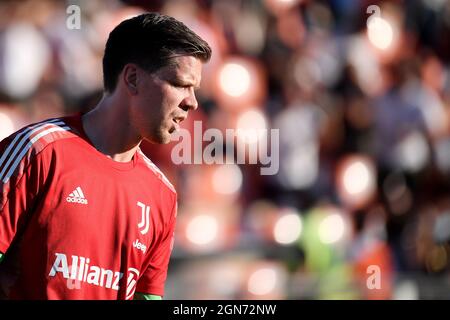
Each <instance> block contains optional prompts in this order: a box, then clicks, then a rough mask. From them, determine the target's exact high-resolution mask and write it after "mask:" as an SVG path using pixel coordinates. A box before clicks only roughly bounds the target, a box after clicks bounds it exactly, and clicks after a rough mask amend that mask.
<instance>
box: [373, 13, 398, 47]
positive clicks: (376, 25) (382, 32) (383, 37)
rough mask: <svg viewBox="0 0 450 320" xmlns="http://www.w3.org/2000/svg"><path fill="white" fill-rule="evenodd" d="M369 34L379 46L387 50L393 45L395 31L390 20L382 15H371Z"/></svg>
mask: <svg viewBox="0 0 450 320" xmlns="http://www.w3.org/2000/svg"><path fill="white" fill-rule="evenodd" d="M367 36H368V37H369V40H370V42H371V43H372V44H373V45H374V46H375V47H377V48H379V49H382V50H385V49H387V48H389V46H391V45H392V42H393V38H394V31H393V30H392V26H391V25H390V24H389V22H388V21H386V20H385V19H383V18H381V17H371V18H370V19H369V21H368V24H367Z"/></svg>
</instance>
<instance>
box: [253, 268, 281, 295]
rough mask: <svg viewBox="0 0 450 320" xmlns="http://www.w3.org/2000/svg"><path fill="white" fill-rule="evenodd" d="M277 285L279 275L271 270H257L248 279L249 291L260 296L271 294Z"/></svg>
mask: <svg viewBox="0 0 450 320" xmlns="http://www.w3.org/2000/svg"><path fill="white" fill-rule="evenodd" d="M276 285H277V274H276V272H275V270H273V269H269V268H264V269H259V270H256V271H255V272H253V273H252V275H251V276H250V278H249V279H248V291H250V293H252V294H255V295H258V296H260V295H266V294H269V293H270V292H271V291H272V290H274V289H275V287H276Z"/></svg>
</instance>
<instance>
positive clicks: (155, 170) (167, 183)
mask: <svg viewBox="0 0 450 320" xmlns="http://www.w3.org/2000/svg"><path fill="white" fill-rule="evenodd" d="M138 153H139V156H140V157H141V159H142V160H143V162H144V164H145V166H146V167H147V168H148V169H149V171H150V172H151V173H152V174H153V175H154V176H155V177H156V178H157V179H158V180H159V181H160V182H161V183H162V185H163V186H164V187H165V188H167V190H168V191H169V192H170V193H172V194H173V195H174V196H175V197H176V194H177V191H176V189H175V187H174V186H173V184H172V183H170V181H169V179H167V177H166V176H165V175H164V173H162V171H161V170H159V168H158V167H157V166H156V165H155V164H154V163H153V162H152V161H151V160H150V159H149V158H148V157H147V156H146V155H145V154H144V153H143V152H142V150H141V149H138Z"/></svg>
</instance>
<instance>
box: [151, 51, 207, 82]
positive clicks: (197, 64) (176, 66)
mask: <svg viewBox="0 0 450 320" xmlns="http://www.w3.org/2000/svg"><path fill="white" fill-rule="evenodd" d="M172 62H173V63H171V64H170V65H168V66H165V67H162V68H161V69H159V70H158V73H160V75H161V76H164V77H169V78H177V79H178V80H182V81H186V82H189V84H192V85H194V86H198V85H199V84H200V80H201V73H202V62H201V61H200V60H199V59H197V58H195V57H192V56H179V57H174V58H172Z"/></svg>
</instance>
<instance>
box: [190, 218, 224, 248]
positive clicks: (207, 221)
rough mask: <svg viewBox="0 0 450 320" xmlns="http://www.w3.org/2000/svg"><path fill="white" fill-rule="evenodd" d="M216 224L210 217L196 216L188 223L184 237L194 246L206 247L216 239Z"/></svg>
mask: <svg viewBox="0 0 450 320" xmlns="http://www.w3.org/2000/svg"><path fill="white" fill-rule="evenodd" d="M217 232H218V223H217V220H216V219H215V218H214V217H212V216H210V215H198V216H196V217H194V218H192V220H191V221H190V222H189V224H188V226H187V228H186V237H187V238H188V239H189V240H190V241H191V242H192V243H194V244H197V245H207V244H210V243H211V242H213V241H214V240H215V239H216V237H217Z"/></svg>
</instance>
